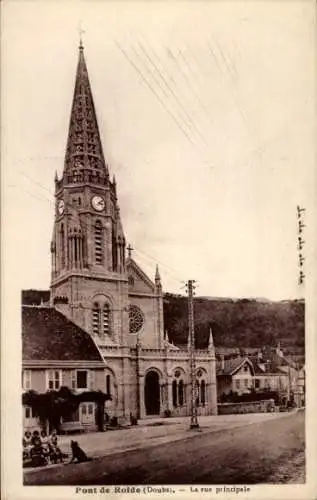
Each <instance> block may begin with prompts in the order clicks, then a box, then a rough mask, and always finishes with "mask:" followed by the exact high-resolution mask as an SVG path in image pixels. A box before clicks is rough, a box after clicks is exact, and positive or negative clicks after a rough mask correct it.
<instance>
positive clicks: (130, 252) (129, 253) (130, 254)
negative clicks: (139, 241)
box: [127, 243, 133, 259]
mask: <svg viewBox="0 0 317 500" xmlns="http://www.w3.org/2000/svg"><path fill="white" fill-rule="evenodd" d="M127 250H128V257H129V259H131V256H132V250H133V248H132V246H131V243H129V245H128V246H127Z"/></svg>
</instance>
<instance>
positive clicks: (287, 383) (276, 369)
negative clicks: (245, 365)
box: [250, 346, 299, 404]
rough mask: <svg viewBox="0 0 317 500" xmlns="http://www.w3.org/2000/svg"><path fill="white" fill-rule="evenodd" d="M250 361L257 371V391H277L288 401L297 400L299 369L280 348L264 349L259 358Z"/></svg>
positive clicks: (255, 385) (255, 384) (252, 358)
mask: <svg viewBox="0 0 317 500" xmlns="http://www.w3.org/2000/svg"><path fill="white" fill-rule="evenodd" d="M250 359H251V361H252V363H253V366H254V371H255V379H254V387H255V389H257V390H271V391H277V392H278V393H279V395H280V397H281V398H284V399H286V400H287V401H289V400H290V399H292V398H294V399H296V398H295V394H297V393H298V392H299V388H298V383H299V368H298V366H297V365H296V363H294V362H293V361H292V360H291V359H290V358H288V357H286V356H284V354H283V351H282V350H281V348H280V346H278V347H276V348H274V347H264V348H262V349H261V350H260V351H259V352H258V354H257V356H250ZM297 399H298V398H297ZM295 402H296V401H295ZM296 404H297V403H296Z"/></svg>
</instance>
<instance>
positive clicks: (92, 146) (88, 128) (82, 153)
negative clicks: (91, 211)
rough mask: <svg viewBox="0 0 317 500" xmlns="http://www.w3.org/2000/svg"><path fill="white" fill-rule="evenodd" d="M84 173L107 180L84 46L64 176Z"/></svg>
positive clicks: (75, 93)
mask: <svg viewBox="0 0 317 500" xmlns="http://www.w3.org/2000/svg"><path fill="white" fill-rule="evenodd" d="M84 169H86V170H87V169H89V170H90V172H91V174H92V175H93V176H94V177H96V178H99V180H100V177H103V178H105V179H108V177H109V173H108V167H107V165H106V162H105V159H104V154H103V149H102V144H101V139H100V134H99V128H98V123H97V116H96V111H95V105H94V101H93V96H92V92H91V87H90V82H89V77H88V71H87V66H86V61H85V56H84V48H83V46H82V44H80V47H79V57H78V64H77V71H76V80H75V89H74V96H73V103H72V109H71V116H70V123H69V131H68V140H67V147H66V155H65V167H64V175H65V173H66V174H69V175H76V176H77V178H80V175H81V173H82V171H83V170H84Z"/></svg>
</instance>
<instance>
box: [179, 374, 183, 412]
mask: <svg viewBox="0 0 317 500" xmlns="http://www.w3.org/2000/svg"><path fill="white" fill-rule="evenodd" d="M178 404H179V406H183V404H184V382H183V381H182V380H180V381H179V382H178Z"/></svg>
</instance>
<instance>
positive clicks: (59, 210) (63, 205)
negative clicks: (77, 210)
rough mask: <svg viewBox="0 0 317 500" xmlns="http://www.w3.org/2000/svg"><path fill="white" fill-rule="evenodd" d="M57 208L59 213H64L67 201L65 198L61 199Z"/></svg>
mask: <svg viewBox="0 0 317 500" xmlns="http://www.w3.org/2000/svg"><path fill="white" fill-rule="evenodd" d="M57 210H58V213H59V215H62V214H63V213H64V210H65V202H64V200H59V202H58V205H57Z"/></svg>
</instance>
